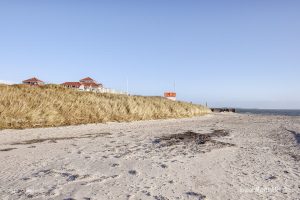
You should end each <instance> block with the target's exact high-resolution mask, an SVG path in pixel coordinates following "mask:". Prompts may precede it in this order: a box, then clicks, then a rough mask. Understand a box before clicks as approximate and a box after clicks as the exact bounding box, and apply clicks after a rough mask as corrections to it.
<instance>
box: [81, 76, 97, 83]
mask: <svg viewBox="0 0 300 200" xmlns="http://www.w3.org/2000/svg"><path fill="white" fill-rule="evenodd" d="M85 81H93V82H95V80H94V79H92V78H90V77H86V78H84V79H81V80H80V82H85Z"/></svg>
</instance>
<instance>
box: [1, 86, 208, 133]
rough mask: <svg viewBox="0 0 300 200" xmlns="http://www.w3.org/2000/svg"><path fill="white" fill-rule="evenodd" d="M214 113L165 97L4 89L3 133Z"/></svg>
mask: <svg viewBox="0 0 300 200" xmlns="http://www.w3.org/2000/svg"><path fill="white" fill-rule="evenodd" d="M209 112H210V110H209V109H207V108H205V107H203V106H200V105H194V104H190V103H184V102H173V101H169V100H166V99H164V98H161V97H141V96H126V95H115V94H96V93H92V92H79V91H75V90H72V89H67V88H63V87H61V86H57V85H46V86H42V87H29V86H24V85H14V86H7V85H0V129H7V128H31V127H47V126H62V125H76V124H87V123H101V122H108V121H118V122H120V121H135V120H148V119H166V118H181V117H191V116H197V115H203V114H206V113H209Z"/></svg>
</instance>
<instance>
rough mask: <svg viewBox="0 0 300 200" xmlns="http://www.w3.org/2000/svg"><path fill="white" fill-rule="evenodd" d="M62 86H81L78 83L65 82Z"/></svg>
mask: <svg viewBox="0 0 300 200" xmlns="http://www.w3.org/2000/svg"><path fill="white" fill-rule="evenodd" d="M62 85H64V86H70V87H76V88H79V87H80V86H81V83H79V82H65V83H63V84H62Z"/></svg>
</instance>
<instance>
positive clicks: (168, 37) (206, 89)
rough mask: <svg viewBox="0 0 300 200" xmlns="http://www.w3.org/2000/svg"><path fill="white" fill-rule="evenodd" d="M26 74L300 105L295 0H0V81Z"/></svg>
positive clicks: (214, 100)
mask: <svg viewBox="0 0 300 200" xmlns="http://www.w3.org/2000/svg"><path fill="white" fill-rule="evenodd" d="M33 76H36V77H38V78H40V79H42V80H44V81H46V82H49V83H63V82H65V81H78V80H79V79H81V78H84V77H87V76H90V77H92V78H94V79H95V80H97V81H98V82H101V83H103V84H104V86H106V87H108V88H114V89H117V90H123V91H125V90H126V80H128V86H129V92H130V93H131V94H137V95H151V96H152V95H155V96H159V95H163V92H164V91H168V90H173V88H174V82H175V91H176V92H177V97H178V99H179V100H183V101H188V102H193V103H201V104H205V103H206V102H207V103H208V106H211V107H223V106H227V107H243V108H279V109H300V78H299V77H300V1H297V0H294V1H291V0H285V1H282V0H280V1H279V0H248V1H247V0H226V1H223V0H219V1H217V0H212V1H204V0H203V1H202V0H195V1H193V0H185V1H182V0H136V1H133V0H126V1H124V0H103V1H102V0H97V1H96V0H35V1H34V0H26V1H23V0H20V1H15V0H0V80H3V81H8V82H13V83H19V82H21V81H22V80H24V79H27V78H30V77H33Z"/></svg>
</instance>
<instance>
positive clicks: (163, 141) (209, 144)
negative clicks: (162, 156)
mask: <svg viewBox="0 0 300 200" xmlns="http://www.w3.org/2000/svg"><path fill="white" fill-rule="evenodd" d="M226 136H229V131H226V130H220V129H218V130H213V131H212V132H211V133H206V134H203V133H196V132H193V131H186V132H184V133H177V134H171V135H164V136H161V137H159V138H155V139H154V140H153V141H152V144H153V145H155V147H156V148H164V147H170V146H174V148H175V147H176V148H177V147H180V148H182V154H183V155H186V153H187V151H192V152H196V153H206V152H209V151H211V150H212V149H215V148H223V147H232V146H235V145H234V144H230V143H226V142H221V141H218V140H216V139H217V138H220V137H226Z"/></svg>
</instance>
